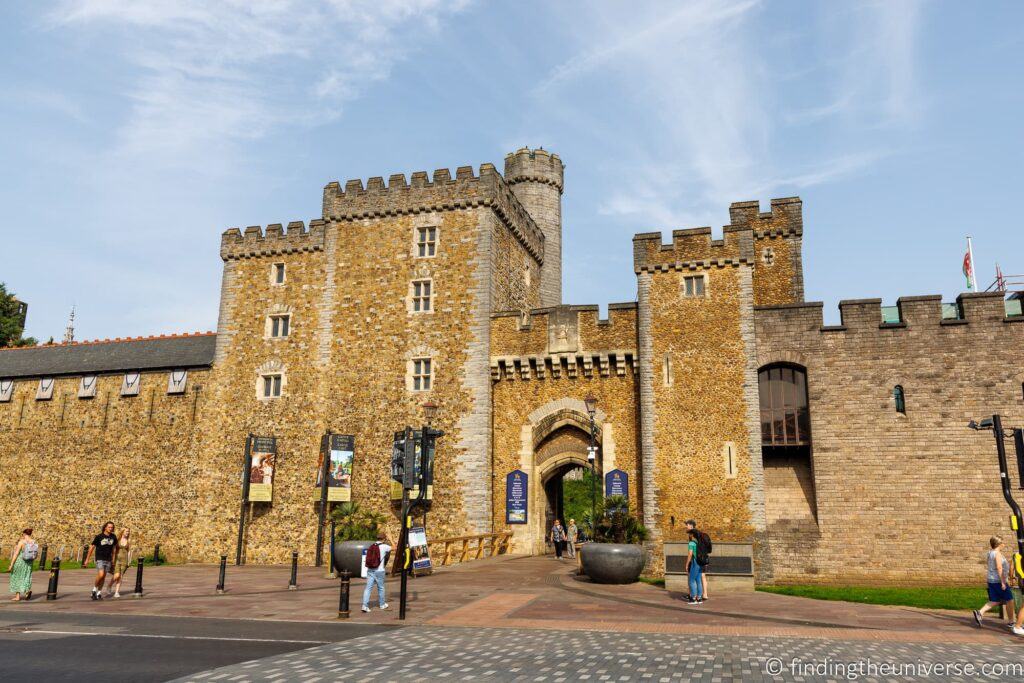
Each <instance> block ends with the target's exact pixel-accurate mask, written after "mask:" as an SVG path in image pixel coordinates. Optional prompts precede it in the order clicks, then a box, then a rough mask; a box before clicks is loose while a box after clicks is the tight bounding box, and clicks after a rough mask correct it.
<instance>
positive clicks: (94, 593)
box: [89, 588, 99, 600]
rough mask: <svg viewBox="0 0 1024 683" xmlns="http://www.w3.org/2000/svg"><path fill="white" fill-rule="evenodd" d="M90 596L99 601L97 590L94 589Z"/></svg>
mask: <svg viewBox="0 0 1024 683" xmlns="http://www.w3.org/2000/svg"><path fill="white" fill-rule="evenodd" d="M89 595H90V596H91V597H92V599H93V600H99V594H98V593H97V592H96V589H95V588H93V589H92V593H90V594H89Z"/></svg>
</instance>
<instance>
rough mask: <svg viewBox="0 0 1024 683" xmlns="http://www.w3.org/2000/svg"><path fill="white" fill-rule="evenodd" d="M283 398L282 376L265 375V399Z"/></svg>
mask: <svg viewBox="0 0 1024 683" xmlns="http://www.w3.org/2000/svg"><path fill="white" fill-rule="evenodd" d="M280 397H281V375H278V374H275V375H263V398H280Z"/></svg>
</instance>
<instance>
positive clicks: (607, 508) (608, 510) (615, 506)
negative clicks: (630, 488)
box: [583, 496, 650, 543]
mask: <svg viewBox="0 0 1024 683" xmlns="http://www.w3.org/2000/svg"><path fill="white" fill-rule="evenodd" d="M583 527H584V528H585V529H586V532H587V536H589V537H590V538H592V539H594V541H595V542H596V543H643V542H644V541H646V540H647V537H648V536H649V535H650V532H648V531H647V527H645V526H644V525H643V524H641V523H640V521H639V520H638V519H637V518H636V517H635V516H634V515H633V514H632V513H631V512H630V511H629V501H628V500H627V499H626V497H625V496H608V497H607V498H605V499H604V501H602V502H601V505H600V507H599V508H598V510H597V525H596V527H595V526H594V524H593V520H591V518H590V513H589V512H588V513H586V514H585V515H584V516H583Z"/></svg>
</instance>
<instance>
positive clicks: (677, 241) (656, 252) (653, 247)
mask: <svg viewBox="0 0 1024 683" xmlns="http://www.w3.org/2000/svg"><path fill="white" fill-rule="evenodd" d="M661 240H662V237H661V233H660V232H645V233H640V234H638V235H635V236H634V237H633V270H634V271H635V272H636V273H638V274H639V273H642V272H655V271H662V272H667V271H669V270H688V269H689V270H695V269H698V268H713V267H726V266H737V265H739V264H741V263H752V262H753V260H754V232H753V230H752V229H751V228H749V227H743V226H726V228H725V229H724V232H723V235H722V239H720V240H716V239H712V238H711V228H709V227H704V228H690V229H687V230H673V231H672V241H671V242H669V243H667V244H664V243H662V241H661Z"/></svg>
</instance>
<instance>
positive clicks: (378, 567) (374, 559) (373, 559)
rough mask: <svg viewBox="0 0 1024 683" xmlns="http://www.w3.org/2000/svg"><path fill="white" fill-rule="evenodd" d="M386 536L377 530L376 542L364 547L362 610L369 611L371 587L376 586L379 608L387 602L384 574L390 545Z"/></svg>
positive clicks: (386, 606) (383, 607)
mask: <svg viewBox="0 0 1024 683" xmlns="http://www.w3.org/2000/svg"><path fill="white" fill-rule="evenodd" d="M387 540H388V537H387V534H385V533H384V532H383V531H378V532H377V542H376V543H374V544H373V545H371V546H370V547H369V548H367V549H366V588H364V589H363V611H364V612H369V611H370V596H371V595H372V594H373V587H374V586H377V604H378V605H379V606H380V608H381V609H387V608H388V603H387V601H386V599H385V594H384V575H385V573H386V572H387V566H388V555H389V554H390V553H391V546H390V545H388V542H387Z"/></svg>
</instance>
